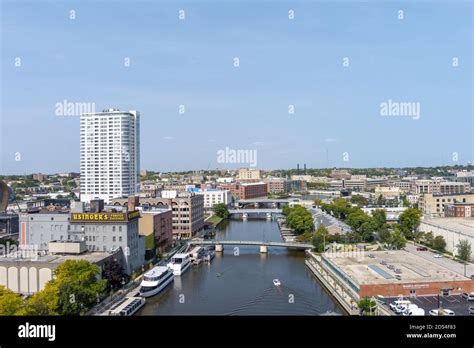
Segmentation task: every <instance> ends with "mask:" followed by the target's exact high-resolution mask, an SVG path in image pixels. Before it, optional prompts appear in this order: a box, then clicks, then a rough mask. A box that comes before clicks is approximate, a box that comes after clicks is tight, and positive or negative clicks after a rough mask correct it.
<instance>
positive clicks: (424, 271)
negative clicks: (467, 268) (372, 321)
mask: <svg viewBox="0 0 474 348" xmlns="http://www.w3.org/2000/svg"><path fill="white" fill-rule="evenodd" d="M347 254H348V255H349V256H347V255H346V254H344V255H342V254H338V253H326V254H324V255H325V256H326V258H327V259H328V260H330V262H332V263H333V264H335V265H336V266H337V268H339V269H340V270H341V271H342V272H344V273H345V274H346V275H347V276H349V277H350V278H351V279H352V280H353V281H354V282H355V283H356V284H358V285H368V284H387V285H388V284H404V283H405V284H413V283H426V282H435V281H452V280H459V281H461V280H468V279H469V278H467V277H464V276H463V275H462V274H459V273H456V272H453V271H451V270H449V269H447V268H445V267H443V266H442V265H440V264H438V263H435V262H432V261H429V260H427V259H424V258H422V257H420V256H417V255H415V254H411V253H409V252H407V251H404V250H391V251H374V252H372V253H371V254H372V255H373V256H374V257H373V258H372V257H368V254H367V253H365V254H361V253H359V254H356V253H355V252H354V253H353V254H354V255H353V256H351V254H352V253H350V252H349V253H347ZM448 261H450V260H448ZM382 262H384V264H382ZM452 262H454V261H452ZM392 265H393V269H391V268H389V267H388V266H392ZM397 269H398V270H400V273H397V272H395V270H397ZM397 275H399V276H400V277H401V280H398V279H397V278H396V276H397ZM394 295H396V294H394Z"/></svg>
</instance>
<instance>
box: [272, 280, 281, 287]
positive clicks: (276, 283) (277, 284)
mask: <svg viewBox="0 0 474 348" xmlns="http://www.w3.org/2000/svg"><path fill="white" fill-rule="evenodd" d="M273 285H275V286H280V285H281V283H280V281H279V280H278V279H273Z"/></svg>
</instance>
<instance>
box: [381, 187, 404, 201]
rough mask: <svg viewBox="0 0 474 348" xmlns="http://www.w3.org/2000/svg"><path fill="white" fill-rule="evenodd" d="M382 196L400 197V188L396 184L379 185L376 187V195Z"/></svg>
mask: <svg viewBox="0 0 474 348" xmlns="http://www.w3.org/2000/svg"><path fill="white" fill-rule="evenodd" d="M379 196H382V197H383V198H385V199H395V198H397V199H398V198H400V188H399V187H395V186H377V187H376V188H375V197H379Z"/></svg>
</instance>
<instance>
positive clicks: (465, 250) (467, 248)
mask: <svg viewBox="0 0 474 348" xmlns="http://www.w3.org/2000/svg"><path fill="white" fill-rule="evenodd" d="M456 248H458V257H459V258H460V259H461V260H463V261H469V260H470V259H471V243H469V241H468V240H467V239H461V240H460V241H459V244H458V245H456Z"/></svg>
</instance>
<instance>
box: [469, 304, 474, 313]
mask: <svg viewBox="0 0 474 348" xmlns="http://www.w3.org/2000/svg"><path fill="white" fill-rule="evenodd" d="M469 314H470V315H474V306H469Z"/></svg>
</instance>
